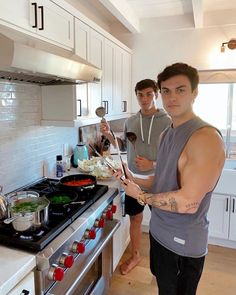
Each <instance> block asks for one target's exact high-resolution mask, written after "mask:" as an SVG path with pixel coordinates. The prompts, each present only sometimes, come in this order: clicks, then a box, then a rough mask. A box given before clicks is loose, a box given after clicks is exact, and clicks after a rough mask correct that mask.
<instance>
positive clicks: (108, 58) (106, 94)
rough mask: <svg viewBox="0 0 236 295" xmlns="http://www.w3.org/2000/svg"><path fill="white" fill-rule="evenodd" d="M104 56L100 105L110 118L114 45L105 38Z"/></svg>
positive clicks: (111, 112) (113, 81) (111, 111)
mask: <svg viewBox="0 0 236 295" xmlns="http://www.w3.org/2000/svg"><path fill="white" fill-rule="evenodd" d="M104 56H105V59H104V64H103V78H102V81H103V83H102V105H103V106H104V107H105V109H106V116H110V115H112V114H113V112H114V110H113V108H114V106H113V103H114V86H115V76H114V75H115V44H114V43H113V42H111V41H110V40H108V39H106V38H105V40H104Z"/></svg>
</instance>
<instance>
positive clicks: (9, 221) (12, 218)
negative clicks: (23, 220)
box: [3, 216, 20, 224]
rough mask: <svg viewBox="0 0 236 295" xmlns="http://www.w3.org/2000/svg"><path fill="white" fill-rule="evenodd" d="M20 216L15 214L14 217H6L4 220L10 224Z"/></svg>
mask: <svg viewBox="0 0 236 295" xmlns="http://www.w3.org/2000/svg"><path fill="white" fill-rule="evenodd" d="M19 217H20V216H14V217H10V218H7V219H4V220H3V222H4V223H5V224H9V223H11V222H13V221H14V220H16V219H17V218H19Z"/></svg>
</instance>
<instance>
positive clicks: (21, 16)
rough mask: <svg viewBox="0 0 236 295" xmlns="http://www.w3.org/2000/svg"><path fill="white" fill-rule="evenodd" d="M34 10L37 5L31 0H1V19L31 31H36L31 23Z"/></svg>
mask: <svg viewBox="0 0 236 295" xmlns="http://www.w3.org/2000/svg"><path fill="white" fill-rule="evenodd" d="M34 11H35V6H34V5H32V4H31V2H30V1H29V0H21V1H18V0H7V1H4V0H1V1H0V19H1V20H3V21H6V22H8V23H9V24H12V25H14V26H17V27H19V28H23V29H26V30H28V31H31V32H36V28H33V27H32V25H31V15H34ZM36 13H37V11H36ZM32 21H33V20H32ZM33 25H34V24H33Z"/></svg>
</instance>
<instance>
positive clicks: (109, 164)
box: [89, 144, 123, 180]
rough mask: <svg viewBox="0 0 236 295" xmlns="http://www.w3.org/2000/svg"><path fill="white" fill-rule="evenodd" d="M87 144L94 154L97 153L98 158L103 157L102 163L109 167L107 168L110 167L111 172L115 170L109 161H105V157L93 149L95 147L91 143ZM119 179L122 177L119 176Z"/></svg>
mask: <svg viewBox="0 0 236 295" xmlns="http://www.w3.org/2000/svg"><path fill="white" fill-rule="evenodd" d="M89 146H90V148H91V149H92V150H93V151H94V153H95V154H96V155H98V156H99V157H100V158H102V159H103V161H104V163H105V164H106V165H107V166H108V167H109V168H111V170H112V171H113V172H117V169H116V168H115V167H114V166H113V165H112V164H111V163H110V162H109V161H107V159H106V158H105V157H103V156H102V155H101V154H100V153H99V152H98V151H97V150H96V149H95V147H93V146H92V145H91V144H89ZM121 180H123V177H122V176H121Z"/></svg>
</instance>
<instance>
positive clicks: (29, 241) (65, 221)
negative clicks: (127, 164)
mask: <svg viewBox="0 0 236 295" xmlns="http://www.w3.org/2000/svg"><path fill="white" fill-rule="evenodd" d="M58 184H59V180H57V179H50V178H43V179H41V180H39V181H37V182H35V183H32V184H30V185H27V186H24V187H21V188H20V189H17V190H16V191H25V190H32V191H35V192H38V193H39V195H40V197H41V196H44V195H47V194H48V193H51V192H56V191H59V190H60V191H61V190H62V189H61V188H60V187H59V185H58ZM107 191H108V186H107V185H99V184H97V185H96V186H95V187H94V188H93V189H91V190H84V191H82V192H81V191H79V192H78V191H76V193H77V199H76V200H75V201H85V203H84V204H83V205H81V204H74V205H69V206H66V207H65V208H63V209H62V210H55V208H52V207H51V206H50V205H49V218H48V223H47V225H45V226H42V227H40V228H38V229H36V230H33V231H25V232H16V231H15V230H14V228H13V227H12V225H11V224H5V223H3V221H0V244H5V245H11V246H14V247H17V248H23V249H27V250H31V251H38V250H42V249H43V248H44V247H45V246H46V245H47V244H49V243H50V242H51V241H52V240H53V239H54V238H55V237H56V236H57V235H58V234H59V233H61V232H62V231H63V230H64V229H65V228H66V227H67V226H68V225H70V224H71V223H72V222H73V221H74V220H75V219H77V218H78V217H79V216H80V215H81V214H82V213H83V212H84V211H85V210H86V209H88V208H89V207H90V206H91V205H92V204H93V203H95V202H96V201H97V200H98V199H99V198H100V197H101V196H103V195H104V194H105V193H106V192H107Z"/></svg>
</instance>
